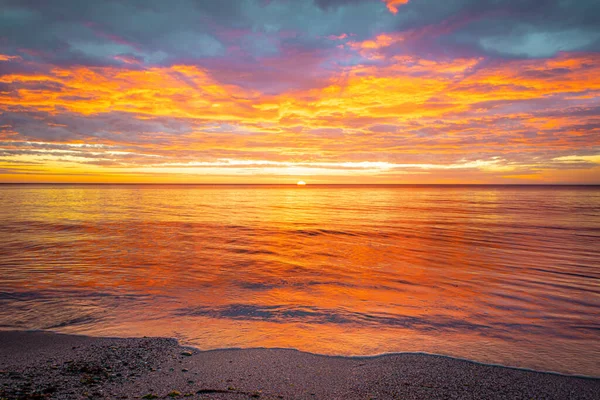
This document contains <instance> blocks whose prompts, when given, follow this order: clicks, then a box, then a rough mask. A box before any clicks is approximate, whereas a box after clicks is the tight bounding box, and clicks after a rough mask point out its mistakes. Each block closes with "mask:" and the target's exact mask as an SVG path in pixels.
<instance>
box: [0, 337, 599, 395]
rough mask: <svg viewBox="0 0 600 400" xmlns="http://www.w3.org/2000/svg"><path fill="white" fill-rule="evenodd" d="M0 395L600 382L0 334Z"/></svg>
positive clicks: (506, 370)
mask: <svg viewBox="0 0 600 400" xmlns="http://www.w3.org/2000/svg"><path fill="white" fill-rule="evenodd" d="M0 343H1V345H0V399H1V398H7V399H13V398H14V399H88V398H94V399H96V398H97V399H114V398H120V399H140V398H144V396H146V397H145V398H167V399H168V398H210V399H233V398H237V399H244V398H262V399H321V398H322V399H365V398H373V399H388V398H389V399H392V398H403V399H431V398H479V399H501V398H550V399H563V398H572V399H593V398H596V396H597V393H600V379H599V378H596V377H588V376H574V375H564V374H560V373H554V372H540V371H533V370H528V369H522V368H514V367H505V366H499V365H491V364H483V363H479V362H476V361H470V360H464V359H460V358H453V357H449V356H444V355H435V354H427V353H392V354H381V355H373V356H349V357H347V356H329V355H319V354H312V353H306V352H301V351H299V350H293V349H280V348H279V349H273V348H253V349H231V348H229V349H215V350H198V349H197V348H195V347H191V346H183V345H180V344H179V342H178V341H177V340H176V339H172V338H114V337H90V336H83V335H66V334H59V333H53V332H47V331H0Z"/></svg>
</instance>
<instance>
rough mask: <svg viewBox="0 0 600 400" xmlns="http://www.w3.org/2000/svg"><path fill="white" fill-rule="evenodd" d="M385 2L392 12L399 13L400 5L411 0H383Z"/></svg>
mask: <svg viewBox="0 0 600 400" xmlns="http://www.w3.org/2000/svg"><path fill="white" fill-rule="evenodd" d="M381 1H383V2H384V3H385V5H386V7H387V9H388V10H390V12H391V13H392V14H397V13H398V6H400V5H402V4H407V3H408V1H409V0H381Z"/></svg>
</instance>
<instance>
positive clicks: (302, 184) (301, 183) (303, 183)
mask: <svg viewBox="0 0 600 400" xmlns="http://www.w3.org/2000/svg"><path fill="white" fill-rule="evenodd" d="M296 185H298V186H305V185H306V182H304V181H298V183H296Z"/></svg>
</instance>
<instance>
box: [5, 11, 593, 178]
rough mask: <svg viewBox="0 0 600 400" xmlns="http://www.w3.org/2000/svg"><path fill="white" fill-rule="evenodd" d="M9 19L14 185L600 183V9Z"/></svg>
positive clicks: (8, 124) (9, 142)
mask: <svg viewBox="0 0 600 400" xmlns="http://www.w3.org/2000/svg"><path fill="white" fill-rule="evenodd" d="M0 9H1V10H2V12H1V13H0V182H140V183H142V182H144V183H166V182H169V183H295V182H296V181H298V180H304V181H306V182H307V183H308V184H311V183H399V184H402V183H409V184H414V183H427V184H429V183H498V184H505V183H517V184H530V183H540V184H544V183H584V184H589V183H594V184H600V2H599V1H597V0H445V1H439V0H219V1H213V0H206V1H202V0H169V1H162V0H139V1H137V0H131V1H126V0H106V1H81V0H53V1H46V0H14V1H13V0H0Z"/></svg>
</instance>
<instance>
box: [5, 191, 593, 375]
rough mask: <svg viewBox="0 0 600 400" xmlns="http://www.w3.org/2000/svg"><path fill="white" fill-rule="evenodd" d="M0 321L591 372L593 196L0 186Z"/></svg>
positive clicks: (219, 344)
mask: <svg viewBox="0 0 600 400" xmlns="http://www.w3.org/2000/svg"><path fill="white" fill-rule="evenodd" d="M0 329H2V330H48V331H54V332H61V333H71V334H84V335H92V336H119V337H133V336H163V337H175V338H177V339H179V340H180V341H181V343H183V344H186V345H192V346H196V347H198V348H200V349H216V348H253V347H267V348H294V349H298V350H302V351H307V352H311V353H318V354H325V355H343V356H374V355H380V354H386V353H398V352H419V353H433V354H441V355H446V356H451V357H457V358H462V359H468V360H473V361H477V362H482V363H489V364H500V365H505V366H512V367H519V368H527V369H534V370H541V371H553V372H559V373H564V374H573V375H585V376H594V377H600V187H598V186H469V185H464V186H461V185H440V186H435V185H433V186H432V185H417V186H414V185H412V186H409V185H310V184H309V185H306V186H296V185H31V184H26V185H16V184H5V185H0ZM0 345H1V344H0Z"/></svg>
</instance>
